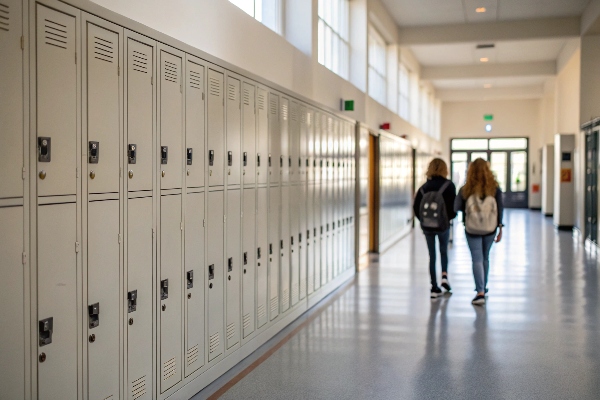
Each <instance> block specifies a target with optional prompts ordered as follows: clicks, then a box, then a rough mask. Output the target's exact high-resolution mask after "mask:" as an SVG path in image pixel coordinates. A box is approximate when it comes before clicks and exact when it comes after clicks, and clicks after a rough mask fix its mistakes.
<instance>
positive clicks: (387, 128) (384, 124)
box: [379, 122, 391, 131]
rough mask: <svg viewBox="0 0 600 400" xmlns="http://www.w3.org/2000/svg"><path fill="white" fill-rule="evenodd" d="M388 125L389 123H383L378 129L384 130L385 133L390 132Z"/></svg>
mask: <svg viewBox="0 0 600 400" xmlns="http://www.w3.org/2000/svg"><path fill="white" fill-rule="evenodd" d="M390 126H391V125H390V123H389V122H384V123H383V124H381V125H379V129H384V130H386V131H389V130H390Z"/></svg>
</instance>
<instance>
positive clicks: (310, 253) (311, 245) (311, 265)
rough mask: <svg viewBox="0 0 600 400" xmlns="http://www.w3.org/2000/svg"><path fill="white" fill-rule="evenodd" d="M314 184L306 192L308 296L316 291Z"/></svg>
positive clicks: (309, 185)
mask: <svg viewBox="0 0 600 400" xmlns="http://www.w3.org/2000/svg"><path fill="white" fill-rule="evenodd" d="M314 193H315V186H314V184H311V183H309V184H308V187H307V190H306V229H305V231H304V232H305V233H306V239H305V243H306V244H305V246H306V270H307V271H306V278H307V286H306V290H307V294H309V295H310V294H312V292H314V291H315V241H314V237H315V236H314V234H313V232H314V226H315V205H314Z"/></svg>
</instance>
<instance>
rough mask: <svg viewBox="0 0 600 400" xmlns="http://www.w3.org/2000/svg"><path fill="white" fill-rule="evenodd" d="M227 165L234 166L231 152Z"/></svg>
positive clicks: (228, 155)
mask: <svg viewBox="0 0 600 400" xmlns="http://www.w3.org/2000/svg"><path fill="white" fill-rule="evenodd" d="M227 165H229V166H230V167H231V166H232V165H233V152H231V151H228V152H227Z"/></svg>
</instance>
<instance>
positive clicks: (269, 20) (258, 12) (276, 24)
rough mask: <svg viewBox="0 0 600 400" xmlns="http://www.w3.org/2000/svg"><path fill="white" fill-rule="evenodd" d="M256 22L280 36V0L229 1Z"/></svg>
mask: <svg viewBox="0 0 600 400" xmlns="http://www.w3.org/2000/svg"><path fill="white" fill-rule="evenodd" d="M229 1H230V2H232V3H233V4H235V5H236V6H238V7H239V8H241V9H242V10H244V11H245V12H246V13H247V14H248V15H250V16H252V17H254V18H256V20H257V21H259V22H262V23H263V24H264V25H266V26H267V27H269V28H270V29H272V30H274V31H275V32H277V33H279V34H281V0H229Z"/></svg>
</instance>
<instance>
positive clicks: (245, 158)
mask: <svg viewBox="0 0 600 400" xmlns="http://www.w3.org/2000/svg"><path fill="white" fill-rule="evenodd" d="M243 161H244V167H246V166H247V165H248V153H246V152H244V159H243Z"/></svg>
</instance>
